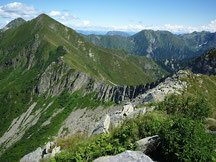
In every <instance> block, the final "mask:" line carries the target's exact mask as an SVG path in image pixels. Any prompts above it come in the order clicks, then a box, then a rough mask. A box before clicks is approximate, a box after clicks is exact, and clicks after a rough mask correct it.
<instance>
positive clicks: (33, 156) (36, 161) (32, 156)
mask: <svg viewBox="0 0 216 162" xmlns="http://www.w3.org/2000/svg"><path fill="white" fill-rule="evenodd" d="M42 152H43V151H42V149H41V148H40V147H39V148H37V150H35V151H34V152H31V153H29V154H27V155H25V156H24V157H23V158H22V159H21V160H20V162H30V161H31V162H40V159H42Z"/></svg>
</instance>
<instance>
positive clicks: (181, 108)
mask: <svg viewBox="0 0 216 162" xmlns="http://www.w3.org/2000/svg"><path fill="white" fill-rule="evenodd" d="M158 110H163V111H166V112H167V113H168V114H172V115H178V116H179V115H182V116H183V117H184V118H189V119H193V120H196V121H204V119H205V118H206V117H209V116H210V114H211V109H210V107H209V105H208V104H207V102H206V100H205V99H204V98H195V97H192V96H184V95H171V96H168V97H166V98H165V100H164V101H163V102H161V103H159V104H158Z"/></svg>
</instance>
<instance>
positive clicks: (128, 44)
mask: <svg viewBox="0 0 216 162" xmlns="http://www.w3.org/2000/svg"><path fill="white" fill-rule="evenodd" d="M86 38H87V39H88V40H89V41H91V42H93V43H94V44H96V45H98V46H100V47H103V48H115V49H124V50H126V51H128V52H129V53H132V54H136V55H141V56H147V57H150V58H153V59H188V58H193V57H195V56H198V55H200V54H201V53H203V52H204V51H205V50H208V49H210V48H213V47H215V46H216V33H210V32H193V33H190V34H181V35H176V34H172V33H171V32H168V31H153V30H143V31H141V32H139V33H137V34H135V35H132V36H130V37H123V36H110V35H109V36H107V35H106V36H98V35H88V36H86Z"/></svg>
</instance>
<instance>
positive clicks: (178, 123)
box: [55, 112, 216, 161]
mask: <svg viewBox="0 0 216 162" xmlns="http://www.w3.org/2000/svg"><path fill="white" fill-rule="evenodd" d="M156 134H158V135H159V136H160V137H161V144H160V145H159V149H158V150H157V153H156V154H157V155H159V156H160V158H162V159H160V160H165V161H212V160H213V159H214V158H215V157H216V156H215V152H214V148H215V141H214V138H213V137H212V136H210V135H209V134H207V133H206V132H205V127H204V126H203V125H202V124H200V123H198V122H196V121H194V120H191V119H187V118H182V117H178V118H176V117H173V116H168V115H166V114H164V113H158V112H154V113H150V114H148V115H142V116H139V117H137V118H134V119H130V120H127V121H125V122H124V124H123V125H122V126H120V127H119V128H115V129H114V130H113V131H112V132H111V133H110V134H102V135H99V136H97V137H92V138H91V139H90V140H89V142H88V141H86V140H84V141H85V142H81V143H80V142H79V141H77V140H75V142H76V143H78V145H76V147H75V148H72V147H71V148H69V149H67V150H66V151H63V152H62V153H60V154H58V155H57V156H56V157H55V160H56V161H93V160H94V159H96V158H98V157H101V156H106V155H115V154H118V153H120V152H123V151H125V150H137V144H136V141H137V140H139V139H142V138H144V137H148V136H152V135H156ZM71 139H72V138H71ZM81 139H82V138H81ZM63 143H67V142H66V141H64V142H63ZM63 147H64V146H63Z"/></svg>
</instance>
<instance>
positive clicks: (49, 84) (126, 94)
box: [35, 59, 162, 103]
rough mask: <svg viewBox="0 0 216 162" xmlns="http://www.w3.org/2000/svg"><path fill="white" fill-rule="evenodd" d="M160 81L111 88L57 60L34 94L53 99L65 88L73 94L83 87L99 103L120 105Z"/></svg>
mask: <svg viewBox="0 0 216 162" xmlns="http://www.w3.org/2000/svg"><path fill="white" fill-rule="evenodd" d="M160 81H162V80H160ZM160 81H158V82H155V83H151V84H143V85H139V86H111V85H109V84H107V83H105V82H99V81H97V80H95V79H93V78H91V77H89V76H88V75H87V74H85V73H83V72H79V71H76V70H74V69H72V68H71V67H69V66H68V65H66V64H65V63H64V61H63V60H62V59H58V60H57V61H56V62H53V63H52V64H51V65H50V66H48V68H47V69H46V70H45V72H44V73H43V74H42V75H41V76H40V79H39V83H38V85H37V86H36V88H35V93H36V94H38V95H42V94H44V93H45V92H47V95H46V96H47V97H48V96H51V97H53V96H57V95H59V94H61V93H62V92H63V90H65V89H66V88H67V89H68V90H69V91H70V93H73V92H75V91H77V90H79V89H81V88H83V87H84V91H85V92H84V93H85V94H87V93H91V92H96V98H97V99H98V100H100V101H103V102H107V101H113V102H115V103H120V102H121V101H124V100H131V99H133V98H135V97H137V96H138V95H139V94H142V93H144V92H146V91H147V90H148V89H150V88H153V87H155V86H156V85H158V84H159V82H160Z"/></svg>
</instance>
